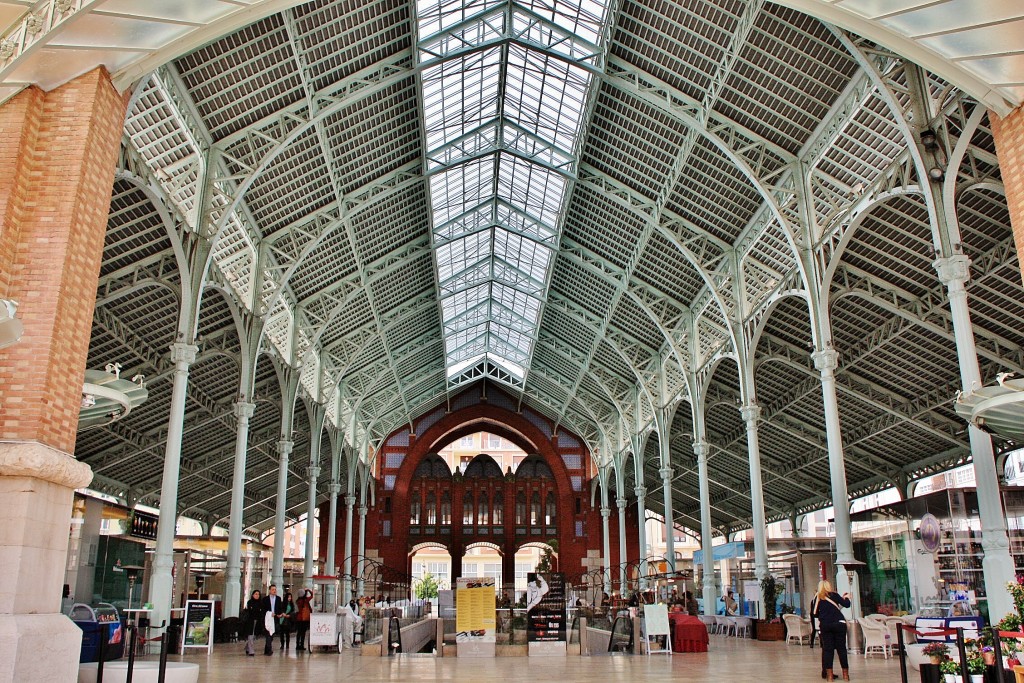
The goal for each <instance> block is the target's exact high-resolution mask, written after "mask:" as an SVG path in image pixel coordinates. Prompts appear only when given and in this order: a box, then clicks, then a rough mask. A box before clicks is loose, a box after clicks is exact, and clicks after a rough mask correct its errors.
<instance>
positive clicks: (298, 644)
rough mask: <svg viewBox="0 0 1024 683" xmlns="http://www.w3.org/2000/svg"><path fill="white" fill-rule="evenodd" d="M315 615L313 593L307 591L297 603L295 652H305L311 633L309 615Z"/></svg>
mask: <svg viewBox="0 0 1024 683" xmlns="http://www.w3.org/2000/svg"><path fill="white" fill-rule="evenodd" d="M312 613H313V591H311V590H309V589H306V590H304V591H303V592H302V596H301V597H300V598H299V599H298V600H296V601H295V651H296V652H299V651H301V650H305V651H306V652H309V649H308V648H307V647H306V634H307V633H308V632H309V615H310V614H312Z"/></svg>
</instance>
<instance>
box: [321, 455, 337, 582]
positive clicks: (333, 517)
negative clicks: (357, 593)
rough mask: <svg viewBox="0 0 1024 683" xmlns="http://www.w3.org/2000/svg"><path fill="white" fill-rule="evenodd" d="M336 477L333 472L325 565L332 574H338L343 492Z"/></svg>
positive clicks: (325, 570) (325, 568) (328, 572)
mask: <svg viewBox="0 0 1024 683" xmlns="http://www.w3.org/2000/svg"><path fill="white" fill-rule="evenodd" d="M332 467H333V465H332ZM334 477H335V475H334V474H333V473H332V479H331V486H330V489H329V491H330V494H331V499H330V500H331V506H330V513H329V514H330V517H328V518H327V559H326V560H325V563H326V564H325V566H324V572H325V573H327V574H329V575H331V576H337V575H338V565H337V564H335V563H336V562H337V561H338V558H337V552H338V542H337V539H336V538H335V536H337V534H338V494H339V493H341V484H339V483H338V480H337V479H336V478H334Z"/></svg>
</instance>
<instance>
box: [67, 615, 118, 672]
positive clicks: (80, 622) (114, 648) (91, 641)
mask: <svg viewBox="0 0 1024 683" xmlns="http://www.w3.org/2000/svg"><path fill="white" fill-rule="evenodd" d="M70 617H71V621H73V622H75V625H76V626H78V628H80V629H82V652H81V655H80V656H79V658H78V661H79V662H98V661H99V659H100V644H101V643H102V645H103V661H105V662H106V661H110V660H112V659H120V658H121V657H123V656H124V627H123V626H122V625H121V617H120V615H119V614H118V613H117V608H116V607H114V606H113V605H111V604H108V603H99V604H97V605H96V606H94V607H90V606H89V605H86V604H84V603H81V602H79V603H76V604H75V605H74V606H73V607H72V608H71V614H70Z"/></svg>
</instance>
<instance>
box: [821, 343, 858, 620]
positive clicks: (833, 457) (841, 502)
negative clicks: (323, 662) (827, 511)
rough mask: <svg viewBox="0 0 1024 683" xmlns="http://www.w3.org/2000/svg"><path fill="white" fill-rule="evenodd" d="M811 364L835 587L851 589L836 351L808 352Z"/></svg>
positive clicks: (849, 526)
mask: <svg viewBox="0 0 1024 683" xmlns="http://www.w3.org/2000/svg"><path fill="white" fill-rule="evenodd" d="M811 359H812V360H813V361H814V367H816V368H817V369H818V372H819V373H821V395H822V400H823V401H824V407H825V437H826V440H827V443H828V468H829V476H830V478H831V480H832V506H833V509H834V519H835V528H836V589H837V590H838V591H839V592H840V593H843V592H846V591H850V592H851V595H852V589H853V586H851V585H850V577H849V576H848V575H847V573H846V569H845V568H844V567H843V563H844V562H848V561H852V560H853V559H854V557H853V526H852V524H851V523H850V496H849V494H848V493H847V491H846V456H845V453H844V449H843V435H842V429H841V427H840V422H839V400H838V399H837V397H836V375H835V371H836V368H838V367H839V352H838V351H836V350H835V349H831V348H827V349H822V350H820V351H815V352H814V353H812V354H811ZM853 597H855V598H857V599H856V600H854V601H853V606H852V608H851V609H852V610H853V613H852V615H851V616H852V617H853V618H854V619H859V618H860V616H861V615H860V612H859V609H858V607H859V605H860V600H859V596H853Z"/></svg>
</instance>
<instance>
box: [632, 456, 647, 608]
mask: <svg viewBox="0 0 1024 683" xmlns="http://www.w3.org/2000/svg"><path fill="white" fill-rule="evenodd" d="M634 457H635V456H634ZM633 493H634V494H636V514H637V534H638V537H639V540H640V561H639V562H638V563H637V565H638V569H637V571H639V572H640V590H646V589H647V489H645V488H644V487H643V486H637V487H636V488H634V489H633Z"/></svg>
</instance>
